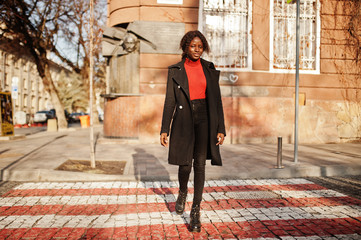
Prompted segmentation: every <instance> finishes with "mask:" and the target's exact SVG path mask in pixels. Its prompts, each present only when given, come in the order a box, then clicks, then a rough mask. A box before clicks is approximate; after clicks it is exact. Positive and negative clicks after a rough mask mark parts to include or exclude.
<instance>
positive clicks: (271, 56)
mask: <svg viewBox="0 0 361 240" xmlns="http://www.w3.org/2000/svg"><path fill="white" fill-rule="evenodd" d="M294 4H296V3H294ZM273 9H274V0H270V43H269V44H270V45H269V59H270V61H269V71H270V72H274V73H290V72H293V71H295V69H285V68H284V69H280V68H274V66H273V61H274V54H273V53H274V52H273V43H274V41H273V38H274V17H273V16H274V10H273ZM320 11H321V7H320V0H316V28H317V29H316V54H315V69H312V70H306V69H300V70H299V72H300V73H303V74H320V49H321V15H320ZM300 14H302V13H300ZM295 51H296V50H295Z"/></svg>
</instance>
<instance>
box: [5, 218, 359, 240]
mask: <svg viewBox="0 0 361 240" xmlns="http://www.w3.org/2000/svg"><path fill="white" fill-rule="evenodd" d="M360 221H361V219H360V218H358V219H348V218H347V219H343V218H342V219H316V220H313V219H311V220H288V221H252V222H232V223H214V224H212V223H203V224H202V231H201V232H200V233H197V234H193V233H189V232H188V230H187V226H186V225H184V224H176V225H170V224H169V225H168V224H156V225H146V226H131V227H117V228H31V229H25V228H17V229H3V230H0V236H1V238H4V239H5V238H7V237H11V238H12V239H25V238H37V237H39V236H41V237H40V238H39V239H56V238H65V239H80V238H84V239H92V238H94V237H96V239H117V238H123V239H137V238H138V239H139V238H141V239H165V238H178V239H189V238H193V237H194V235H197V238H198V239H219V238H220V239H236V238H235V236H236V237H237V238H238V239H247V238H276V237H287V236H292V237H301V236H305V237H311V236H320V237H332V236H339V237H340V238H342V237H343V239H357V238H356V237H357V236H360V235H359V234H360V233H361V223H360ZM354 234H356V235H354ZM347 236H349V238H347ZM352 236H353V237H354V238H352ZM157 237H158V238H157Z"/></svg>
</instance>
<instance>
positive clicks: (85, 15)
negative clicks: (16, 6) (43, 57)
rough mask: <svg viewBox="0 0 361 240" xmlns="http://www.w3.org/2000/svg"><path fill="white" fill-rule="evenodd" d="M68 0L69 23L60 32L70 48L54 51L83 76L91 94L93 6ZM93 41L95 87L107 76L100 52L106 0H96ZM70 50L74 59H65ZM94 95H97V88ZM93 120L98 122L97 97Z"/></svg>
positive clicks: (86, 87)
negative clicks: (90, 68) (91, 15)
mask: <svg viewBox="0 0 361 240" xmlns="http://www.w3.org/2000/svg"><path fill="white" fill-rule="evenodd" d="M66 1H69V3H68V4H69V6H70V7H69V8H70V9H69V12H68V13H67V14H68V18H67V20H68V21H67V22H66V27H65V28H63V29H61V32H60V34H59V36H60V37H61V38H62V39H64V41H65V42H67V43H68V45H67V48H65V47H63V49H60V50H59V51H57V52H55V54H56V55H57V56H58V57H59V58H60V59H61V60H62V61H64V62H66V63H67V64H68V65H69V66H70V67H71V68H73V69H74V70H76V71H77V72H78V73H80V74H81V76H82V79H83V85H84V87H85V89H86V90H87V93H88V96H89V94H90V92H89V85H90V83H89V67H90V65H89V63H90V59H89V58H90V49H89V46H90V42H89V41H90V32H89V22H90V21H89V16H90V12H89V11H90V6H89V0H79V1H70V0H66ZM94 4H95V6H96V7H95V8H94V24H93V32H94V36H93V37H94V41H93V46H94V48H93V52H92V55H93V62H94V81H95V84H94V85H93V86H94V87H98V88H99V87H102V88H104V87H103V86H104V79H105V60H104V59H103V58H102V55H101V39H102V34H103V31H102V26H103V25H104V24H105V20H106V15H105V14H106V11H105V9H106V1H105V0H98V1H95V2H94ZM69 51H71V52H72V53H73V56H72V57H73V60H72V61H71V62H69V61H68V59H65V58H64V57H63V56H65V55H66V54H64V53H66V52H69ZM93 93H94V96H93V97H94V98H95V91H93ZM93 103H94V104H93V105H94V106H93V108H92V109H93V122H95V123H97V122H99V120H98V113H97V109H96V107H95V101H94V102H93Z"/></svg>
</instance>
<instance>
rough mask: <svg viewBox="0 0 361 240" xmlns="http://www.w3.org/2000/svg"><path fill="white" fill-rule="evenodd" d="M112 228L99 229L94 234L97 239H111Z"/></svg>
mask: <svg viewBox="0 0 361 240" xmlns="http://www.w3.org/2000/svg"><path fill="white" fill-rule="evenodd" d="M114 230H115V229H114V228H103V229H99V231H97V233H96V235H95V236H96V238H99V239H113V234H114Z"/></svg>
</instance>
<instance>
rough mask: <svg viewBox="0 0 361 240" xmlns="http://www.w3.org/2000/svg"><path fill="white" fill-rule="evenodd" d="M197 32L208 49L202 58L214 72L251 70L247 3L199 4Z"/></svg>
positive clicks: (217, 0) (216, 0) (205, 0)
mask: <svg viewBox="0 0 361 240" xmlns="http://www.w3.org/2000/svg"><path fill="white" fill-rule="evenodd" d="M199 11H200V12H199V28H200V31H202V33H203V34H204V35H205V37H206V38H207V40H208V43H209V45H210V48H211V52H210V54H208V56H206V58H208V60H210V61H212V62H213V63H214V64H215V65H216V67H217V68H221V69H222V70H233V71H234V70H240V69H247V68H250V67H251V61H252V60H251V54H250V52H251V49H252V48H251V36H250V29H251V19H252V18H251V17H250V13H251V3H250V2H249V0H200V7H199Z"/></svg>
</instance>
